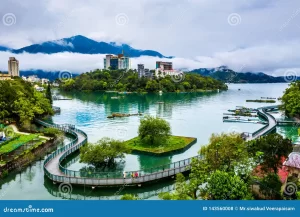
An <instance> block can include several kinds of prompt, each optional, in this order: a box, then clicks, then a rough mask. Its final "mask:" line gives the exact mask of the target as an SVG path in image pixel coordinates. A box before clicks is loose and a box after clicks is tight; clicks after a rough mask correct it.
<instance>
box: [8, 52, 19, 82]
mask: <svg viewBox="0 0 300 217" xmlns="http://www.w3.org/2000/svg"><path fill="white" fill-rule="evenodd" d="M8 74H9V75H10V76H12V77H14V76H18V77H19V76H20V72H19V61H18V60H17V59H16V58H14V57H9V60H8Z"/></svg>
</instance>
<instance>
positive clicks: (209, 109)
mask: <svg viewBox="0 0 300 217" xmlns="http://www.w3.org/2000/svg"><path fill="white" fill-rule="evenodd" d="M287 86H288V84H230V85H229V90H228V91H224V92H214V93H168V94H166V93H163V94H162V95H159V94H127V95H119V96H121V98H120V99H112V98H111V97H113V96H118V94H116V93H102V92H97V93H81V92H74V93H62V92H61V93H59V94H61V95H63V96H64V97H70V98H72V100H68V101H55V102H54V105H55V106H59V107H61V113H60V114H57V115H55V116H54V117H52V118H51V120H49V121H53V122H55V123H58V124H64V123H69V124H75V125H76V126H77V127H78V128H80V129H82V130H83V131H85V132H86V133H87V134H88V139H89V141H90V142H96V141H97V140H99V139H101V138H103V137H112V138H115V139H120V140H127V139H130V138H133V137H135V136H137V130H138V126H139V120H140V118H141V117H139V116H131V117H126V118H120V119H108V118H107V116H108V115H110V114H111V113H113V112H121V113H131V114H134V113H138V112H141V113H143V114H150V115H154V116H159V117H162V118H164V119H165V120H167V121H168V122H170V125H171V128H172V134H173V135H180V136H190V137H196V138H197V143H196V144H195V145H193V146H192V147H191V148H189V149H188V150H187V151H185V152H184V153H181V154H176V155H171V156H165V157H155V156H147V155H133V154H129V155H126V158H125V163H124V164H122V165H119V167H118V169H122V170H123V169H124V170H126V171H130V170H138V169H144V168H150V167H155V166H159V165H163V164H168V163H171V162H174V161H178V160H182V159H186V158H189V157H193V156H195V155H197V152H198V151H199V149H200V147H201V146H202V145H205V144H207V143H208V141H209V137H210V136H211V134H212V133H221V132H233V131H236V132H254V131H255V130H257V129H259V128H260V127H261V126H262V125H260V124H253V123H223V120H222V117H223V113H226V112H227V110H228V109H234V108H235V107H236V106H246V107H252V108H257V107H259V106H264V105H270V104H265V103H246V102H245V100H246V99H260V98H261V97H274V98H278V97H281V96H282V94H283V91H284V90H285V89H286V88H287ZM239 89H240V90H239ZM158 102H163V103H158ZM278 103H279V102H278ZM278 103H277V104H278ZM275 116H276V118H283V117H282V115H281V114H275ZM277 132H279V133H280V134H282V135H285V136H287V137H289V138H291V139H293V141H294V142H300V141H298V140H299V138H298V136H297V129H294V128H293V127H278V128H277ZM67 141H68V139H66V141H65V143H67ZM67 166H68V168H69V169H72V170H79V169H81V168H83V167H85V166H86V165H85V164H82V163H79V159H78V157H77V156H73V158H72V159H70V160H69V161H68V164H67ZM172 183H173V182H172V181H171V180H170V181H163V182H159V183H154V184H153V185H145V186H143V187H141V188H128V187H126V188H124V189H123V188H121V189H119V188H99V189H95V190H92V189H90V188H84V187H75V186H72V193H71V194H62V193H59V189H58V185H54V184H53V183H52V182H51V181H50V180H48V179H47V178H46V177H44V173H43V160H41V161H37V162H35V163H34V165H32V166H31V167H28V168H27V169H26V170H24V171H22V172H18V173H16V174H12V175H10V176H9V177H7V178H6V179H4V180H1V185H0V186H1V189H0V199H69V198H70V197H71V198H72V199H115V198H116V197H117V196H118V195H122V194H124V193H134V194H138V193H144V194H142V197H145V198H156V197H155V196H153V195H152V194H154V192H155V191H159V190H168V189H169V187H170V185H172Z"/></svg>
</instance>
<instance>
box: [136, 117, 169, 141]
mask: <svg viewBox="0 0 300 217" xmlns="http://www.w3.org/2000/svg"><path fill="white" fill-rule="evenodd" d="M138 133H139V137H140V139H141V141H144V142H145V143H147V144H150V145H151V146H152V145H162V144H163V143H165V142H166V141H167V139H168V138H169V136H170V134H171V127H170V124H169V123H168V122H167V121H165V120H163V119H161V118H158V117H151V116H145V117H144V118H142V119H141V121H140V126H139V130H138Z"/></svg>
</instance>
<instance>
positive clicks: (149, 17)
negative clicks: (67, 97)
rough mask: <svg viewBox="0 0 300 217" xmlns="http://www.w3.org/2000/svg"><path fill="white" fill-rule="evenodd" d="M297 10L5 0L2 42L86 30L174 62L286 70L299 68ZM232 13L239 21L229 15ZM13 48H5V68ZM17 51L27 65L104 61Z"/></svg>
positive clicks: (198, 3)
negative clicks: (10, 16)
mask: <svg viewBox="0 0 300 217" xmlns="http://www.w3.org/2000/svg"><path fill="white" fill-rule="evenodd" d="M299 11H300V2H299V0H289V1H288V3H286V2H285V1H281V0H273V1H269V0H239V1H237V0H227V1H226V4H222V5H221V6H220V0H110V1H107V0H86V1H81V0H47V1H40V0H31V1H26V3H24V1H19V0H1V8H0V43H1V45H4V46H8V47H11V48H21V47H23V46H28V45H31V44H33V43H41V42H45V41H49V40H59V39H61V38H66V37H70V36H74V35H84V36H88V37H91V38H93V39H96V40H97V41H106V42H114V41H115V42H116V43H117V44H120V43H128V44H130V45H131V46H132V47H134V48H137V49H143V50H149V49H150V50H156V51H158V52H160V53H162V54H164V55H166V56H176V57H177V58H175V59H174V60H173V62H174V66H175V68H187V69H191V68H199V67H217V66H220V65H227V66H228V67H230V68H233V69H235V70H239V69H243V71H263V72H267V73H269V74H273V73H275V74H284V70H288V69H294V70H298V68H300V67H299V62H300V61H299V58H298V56H297V55H296V54H295V53H296V51H297V50H299V44H300V39H299V34H300V25H299V21H300V13H299ZM6 14H13V15H14V16H15V17H16V22H12V25H10V23H9V25H7V23H6V25H5V24H4V23H3V19H1V18H3V16H5V15H6ZM232 14H234V15H236V16H235V17H237V18H238V22H237V23H230V22H229V21H228V20H230V19H228V18H229V17H230V15H232ZM120 15H122V16H121V18H122V19H120ZM1 21H2V22H1ZM231 22H232V21H231ZM120 24H121V25H120ZM233 24H234V25H233ZM67 46H71V44H67ZM8 55H11V54H3V53H1V57H2V56H3V57H5V59H4V60H5V61H3V59H1V63H0V67H1V69H2V70H3V69H6V67H7V66H6V64H7V63H6V62H7V61H6V58H7V57H8ZM17 58H19V59H20V61H21V63H22V65H21V67H23V68H26V69H28V68H42V69H49V70H54V69H55V70H59V69H61V68H63V69H65V68H70V70H76V71H78V72H83V71H87V70H92V69H94V68H97V67H98V68H101V67H102V64H103V63H102V62H103V61H102V56H101V55H80V54H72V53H64V54H55V55H46V54H37V55H30V54H20V55H18V57H17ZM155 61H156V58H146V57H141V58H137V59H133V60H132V63H133V66H134V67H135V64H136V63H137V62H144V63H145V64H146V66H147V67H149V68H153V67H154V64H155Z"/></svg>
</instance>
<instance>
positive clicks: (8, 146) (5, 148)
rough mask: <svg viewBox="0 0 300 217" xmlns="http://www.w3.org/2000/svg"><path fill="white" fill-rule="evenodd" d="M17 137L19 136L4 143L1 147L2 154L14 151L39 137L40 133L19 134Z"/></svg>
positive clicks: (0, 152)
mask: <svg viewBox="0 0 300 217" xmlns="http://www.w3.org/2000/svg"><path fill="white" fill-rule="evenodd" d="M17 137H18V138H16V139H13V140H12V141H8V143H5V144H4V145H2V146H1V147H0V155H1V154H6V153H9V152H12V151H14V150H15V149H17V148H19V147H20V146H22V145H24V144H26V143H28V142H30V141H32V140H34V139H39V138H38V135H36V134H30V135H17Z"/></svg>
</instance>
